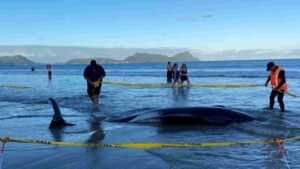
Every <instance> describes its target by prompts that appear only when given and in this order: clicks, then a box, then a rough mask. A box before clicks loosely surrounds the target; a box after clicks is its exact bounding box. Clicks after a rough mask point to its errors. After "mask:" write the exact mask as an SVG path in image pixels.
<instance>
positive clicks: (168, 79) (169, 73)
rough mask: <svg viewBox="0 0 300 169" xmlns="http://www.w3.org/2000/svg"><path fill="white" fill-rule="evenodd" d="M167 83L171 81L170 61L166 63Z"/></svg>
mask: <svg viewBox="0 0 300 169" xmlns="http://www.w3.org/2000/svg"><path fill="white" fill-rule="evenodd" d="M167 83H172V66H171V62H168V65H167Z"/></svg>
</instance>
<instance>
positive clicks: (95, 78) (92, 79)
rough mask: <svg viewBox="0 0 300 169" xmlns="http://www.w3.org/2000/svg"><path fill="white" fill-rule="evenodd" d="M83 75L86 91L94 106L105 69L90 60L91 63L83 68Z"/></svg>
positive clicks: (97, 100) (97, 101)
mask: <svg viewBox="0 0 300 169" xmlns="http://www.w3.org/2000/svg"><path fill="white" fill-rule="evenodd" d="M83 76H84V78H85V79H86V81H87V93H88V95H89V96H90V98H91V100H92V102H93V105H94V107H95V108H96V107H98V104H99V95H100V91H101V85H102V79H103V78H104V76H105V70H104V69H103V67H102V66H100V65H98V64H97V63H96V61H95V60H91V64H90V65H88V66H87V67H86V68H85V70H84V74H83Z"/></svg>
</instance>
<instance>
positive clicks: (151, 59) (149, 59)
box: [65, 52, 199, 64]
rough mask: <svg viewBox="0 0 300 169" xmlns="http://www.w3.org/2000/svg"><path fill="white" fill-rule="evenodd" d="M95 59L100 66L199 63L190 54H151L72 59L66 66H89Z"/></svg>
mask: <svg viewBox="0 0 300 169" xmlns="http://www.w3.org/2000/svg"><path fill="white" fill-rule="evenodd" d="M92 59H94V60H96V62H97V63H99V64H122V63H161V62H168V61H171V62H191V61H199V60H198V59H196V58H194V57H193V55H192V54H190V53H189V52H183V53H178V54H176V55H174V56H172V57H168V56H167V55H160V54H149V53H139V52H137V53H135V54H134V55H131V56H128V57H127V58H125V59H124V60H117V59H109V58H87V59H86V58H84V59H83V58H78V59H71V60H68V61H67V62H65V64H89V63H90V61H91V60H92Z"/></svg>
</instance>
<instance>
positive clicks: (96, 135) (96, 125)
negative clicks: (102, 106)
mask: <svg viewBox="0 0 300 169" xmlns="http://www.w3.org/2000/svg"><path fill="white" fill-rule="evenodd" d="M102 120H103V118H102V117H97V116H95V115H94V114H92V115H91V120H90V131H91V132H93V133H92V135H91V136H90V137H89V138H88V140H87V141H86V143H95V144H96V143H99V142H100V141H101V140H103V139H104V137H105V134H104V130H103V129H102V127H101V121H102Z"/></svg>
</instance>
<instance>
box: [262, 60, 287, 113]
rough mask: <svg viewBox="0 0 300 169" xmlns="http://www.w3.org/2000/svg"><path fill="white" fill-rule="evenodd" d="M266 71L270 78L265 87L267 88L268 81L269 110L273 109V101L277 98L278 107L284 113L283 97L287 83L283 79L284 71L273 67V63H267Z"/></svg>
mask: <svg viewBox="0 0 300 169" xmlns="http://www.w3.org/2000/svg"><path fill="white" fill-rule="evenodd" d="M267 71H270V72H271V73H270V76H269V78H268V79H267V81H266V83H265V86H266V87H267V86H268V83H269V81H271V88H272V92H271V95H270V109H273V107H274V99H275V97H276V96H277V99H278V103H279V105H280V109H281V112H284V110H285V109H284V103H283V96H284V93H286V92H287V83H286V79H285V72H284V70H283V69H282V68H281V67H279V66H278V65H275V64H274V63H273V62H269V63H268V65H267Z"/></svg>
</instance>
